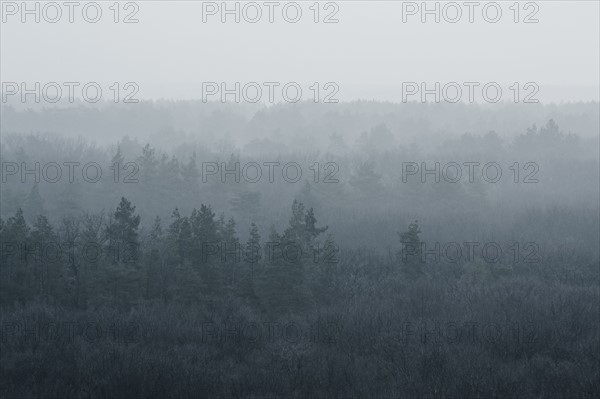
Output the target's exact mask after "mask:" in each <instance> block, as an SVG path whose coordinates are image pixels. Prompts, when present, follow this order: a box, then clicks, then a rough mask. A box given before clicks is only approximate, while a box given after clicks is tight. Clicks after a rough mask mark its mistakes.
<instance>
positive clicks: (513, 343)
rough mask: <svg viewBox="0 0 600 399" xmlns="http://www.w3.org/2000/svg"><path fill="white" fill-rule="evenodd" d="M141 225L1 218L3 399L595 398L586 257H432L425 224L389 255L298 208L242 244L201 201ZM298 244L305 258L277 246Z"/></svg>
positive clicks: (593, 289) (123, 216) (131, 215)
mask: <svg viewBox="0 0 600 399" xmlns="http://www.w3.org/2000/svg"><path fill="white" fill-rule="evenodd" d="M139 224H140V218H139V216H137V215H136V214H135V207H134V206H132V205H131V203H130V202H129V201H127V200H126V199H124V198H123V199H122V200H121V203H120V204H119V206H118V208H117V209H116V211H114V213H113V214H112V217H111V218H109V220H108V221H107V222H105V221H103V220H102V219H101V218H94V217H93V216H90V215H87V216H86V217H83V218H79V219H78V218H70V219H69V218H66V219H64V221H63V225H62V226H59V227H58V228H55V227H54V226H51V225H50V223H49V222H48V220H47V219H46V218H45V217H44V216H39V217H38V219H37V222H36V223H35V224H34V225H33V226H29V225H27V223H26V222H25V219H24V217H23V215H22V212H21V211H18V212H17V214H16V215H14V216H12V217H11V218H9V219H8V220H7V221H3V222H2V230H1V240H2V244H3V259H2V269H1V271H2V286H1V291H0V292H1V293H2V296H1V298H2V305H3V307H2V309H3V310H2V313H1V320H0V322H1V325H2V340H1V347H2V362H1V375H2V379H1V380H2V382H1V383H0V394H1V396H3V397H49V398H50V397H51V398H58V397H61V398H63V397H198V396H202V397H209V396H210V397H215V396H216V397H315V396H316V397H361V398H364V397H595V396H597V394H598V393H599V392H600V385H599V381H600V379H599V368H598V362H599V353H600V347H599V340H598V338H599V337H598V310H599V308H598V303H599V300H600V298H599V295H598V274H597V271H598V270H597V267H598V264H597V261H594V260H593V259H591V258H588V257H586V256H585V254H579V255H577V256H574V255H573V254H561V253H555V254H554V256H553V259H554V261H551V260H550V259H540V261H539V262H531V263H523V262H520V263H519V264H518V265H517V264H514V263H511V262H503V261H501V262H496V263H494V264H491V263H486V262H485V261H482V260H481V259H471V260H470V261H466V262H455V263H446V264H441V262H436V261H435V259H434V261H433V262H428V261H427V257H425V261H424V259H423V256H422V255H423V254H422V253H420V248H423V247H422V244H423V243H421V242H420V238H419V234H420V230H419V227H418V225H417V224H416V223H412V224H411V225H410V226H409V228H408V230H407V231H406V232H404V233H402V234H400V239H401V242H400V243H399V246H398V247H399V251H398V253H397V254H394V256H388V257H382V256H379V255H377V254H375V253H369V252H365V251H343V252H342V251H339V248H338V246H337V244H335V242H334V241H333V238H332V237H331V236H329V237H328V238H326V239H323V240H321V239H320V237H321V236H322V235H323V234H326V233H325V230H326V228H324V227H322V228H321V227H318V226H317V221H316V218H315V215H314V213H313V212H312V210H308V211H307V210H306V209H304V207H303V205H302V204H301V203H298V202H295V203H294V204H293V207H292V212H291V219H290V222H289V225H288V227H287V228H286V229H285V230H284V231H283V232H282V233H281V234H279V233H277V231H275V230H273V231H272V233H271V235H270V237H269V240H268V242H265V241H264V240H261V237H260V235H259V234H258V232H257V229H256V226H254V225H253V228H252V230H251V231H250V232H249V239H248V242H247V243H244V244H239V240H238V238H237V233H236V232H235V222H234V221H233V219H230V220H229V222H225V221H224V219H223V218H221V219H219V218H215V215H214V213H213V212H212V210H211V208H210V207H208V206H204V205H203V206H202V207H201V209H200V210H199V211H198V210H193V211H192V213H191V215H190V216H181V215H180V214H179V212H178V211H177V210H176V211H175V212H174V213H173V217H172V221H171V223H170V225H169V226H168V227H167V228H166V229H164V231H163V228H162V226H161V223H160V220H159V219H157V220H155V222H154V224H153V228H152V229H151V230H149V231H148V232H146V233H144V234H140V232H139V231H138V225H139ZM67 242H70V243H73V245H71V246H69V247H68V248H67V247H66V245H65V243H67ZM92 242H94V243H95V244H96V245H94V246H92V245H91V244H90V243H92ZM203 242H204V243H206V242H210V243H213V244H214V243H217V244H218V245H221V244H223V243H227V244H230V246H229V248H230V252H224V251H215V250H214V249H215V247H210V248H211V250H210V251H206V246H205V247H204V251H203V247H202V246H201V243H203ZM15 243H19V244H20V245H19V246H15ZM77 243H79V244H80V245H76V244H77ZM86 243H87V246H86V245H84V244H86ZM49 244H52V245H49ZM286 244H287V245H288V248H293V251H295V252H294V254H290V252H289V251H288V252H283V251H278V250H277V249H273V247H275V246H281V248H283V247H284V246H285V245H286ZM292 244H293V245H292ZM56 248H60V249H61V250H62V252H59V251H56V252H53V251H51V250H50V249H52V250H54V249H56ZM83 248H87V250H88V252H89V253H85V252H84V251H83ZM91 248H93V249H94V250H97V251H95V252H93V255H92V253H91V252H90V249H91ZM231 248H238V249H240V251H238V252H236V251H235V250H231ZM268 248H271V250H269V249H268ZM206 252H208V254H207V253H206ZM300 252H302V253H303V254H305V253H309V255H308V256H306V255H302V256H300ZM50 254H51V255H50ZM315 254H318V255H319V256H315ZM238 255H239V256H238ZM284 255H285V256H284Z"/></svg>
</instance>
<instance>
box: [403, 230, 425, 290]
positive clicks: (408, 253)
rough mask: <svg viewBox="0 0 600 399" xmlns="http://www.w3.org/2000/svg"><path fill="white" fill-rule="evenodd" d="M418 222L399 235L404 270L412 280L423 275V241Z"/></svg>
mask: <svg viewBox="0 0 600 399" xmlns="http://www.w3.org/2000/svg"><path fill="white" fill-rule="evenodd" d="M420 233H421V230H420V229H419V225H418V221H417V220H415V221H414V222H413V223H411V224H410V225H409V226H408V231H406V232H404V233H398V235H399V236H400V243H401V244H402V250H401V252H400V258H401V261H402V270H403V271H404V273H405V274H406V275H407V276H408V277H411V278H416V277H418V276H419V275H421V274H422V273H423V260H422V259H421V239H420V238H419V234H420Z"/></svg>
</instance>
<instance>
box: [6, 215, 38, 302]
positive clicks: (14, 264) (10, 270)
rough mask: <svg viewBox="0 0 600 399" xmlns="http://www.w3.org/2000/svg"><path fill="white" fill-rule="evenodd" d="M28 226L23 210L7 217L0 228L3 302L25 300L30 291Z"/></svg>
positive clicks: (30, 247) (30, 246)
mask: <svg viewBox="0 0 600 399" xmlns="http://www.w3.org/2000/svg"><path fill="white" fill-rule="evenodd" d="M29 231H30V229H29V226H27V222H26V221H25V217H24V216H23V210H22V209H21V208H19V209H17V212H16V213H15V216H12V217H10V218H8V220H7V221H6V223H5V225H4V228H3V230H2V242H1V243H0V245H2V254H1V255H2V259H1V260H2V267H0V273H1V275H0V298H1V303H3V304H12V303H13V302H19V301H25V299H26V298H27V296H28V294H29V292H31V291H30V282H31V279H30V277H31V275H32V273H31V256H29V255H28V252H30V251H31V249H32V244H31V242H30V236H29V235H30V234H29Z"/></svg>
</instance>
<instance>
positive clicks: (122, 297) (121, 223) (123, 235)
mask: <svg viewBox="0 0 600 399" xmlns="http://www.w3.org/2000/svg"><path fill="white" fill-rule="evenodd" d="M139 224H140V216H139V215H135V206H133V205H131V202H129V201H128V200H127V199H126V198H125V197H121V202H120V203H119V206H118V207H117V209H116V211H115V213H114V215H113V220H112V221H111V222H110V223H109V225H108V226H107V228H106V237H107V243H108V254H109V256H110V257H111V258H112V259H111V261H110V262H109V265H107V266H108V267H107V269H106V272H107V277H108V279H109V281H108V282H107V283H108V285H109V286H110V287H112V289H113V293H112V298H111V299H113V301H114V302H115V304H119V305H121V306H124V307H127V306H129V305H132V304H134V303H135V302H136V300H137V298H139V297H140V296H139V292H140V291H139V290H140V288H141V287H140V283H141V274H140V270H139V269H138V261H139V247H140V243H139V237H138V236H139V234H138V227H139Z"/></svg>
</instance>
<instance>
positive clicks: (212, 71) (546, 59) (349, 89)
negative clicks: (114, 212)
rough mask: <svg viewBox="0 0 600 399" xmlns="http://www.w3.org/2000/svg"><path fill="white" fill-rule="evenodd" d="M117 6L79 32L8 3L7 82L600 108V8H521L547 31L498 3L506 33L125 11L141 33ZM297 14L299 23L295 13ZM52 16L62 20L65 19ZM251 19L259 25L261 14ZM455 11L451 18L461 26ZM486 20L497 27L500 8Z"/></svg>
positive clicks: (395, 21) (347, 14) (176, 93)
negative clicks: (270, 84)
mask: <svg viewBox="0 0 600 399" xmlns="http://www.w3.org/2000/svg"><path fill="white" fill-rule="evenodd" d="M8 3H11V2H8ZM85 3H86V2H81V4H82V5H83V4H85ZM112 3H113V2H112V1H111V2H100V4H101V8H102V17H101V19H100V21H99V22H98V23H95V24H92V23H88V22H85V21H84V20H83V18H82V11H81V9H82V8H81V6H80V7H79V8H76V9H75V12H74V18H75V22H74V23H69V22H68V8H67V7H62V12H63V15H62V18H61V19H60V20H59V22H57V23H48V22H46V21H44V18H43V15H42V19H41V21H40V23H35V22H34V21H33V16H27V18H29V21H28V22H26V23H22V22H21V19H20V18H21V13H20V10H17V14H16V15H12V13H13V9H12V8H11V7H12V6H11V5H7V3H6V2H4V3H3V15H2V17H3V22H2V32H1V39H0V41H1V68H2V69H1V80H2V81H3V82H7V81H8V82H11V81H15V82H22V81H26V82H35V81H39V82H48V81H55V82H64V81H77V82H87V81H95V82H101V83H102V84H106V85H107V86H108V85H109V83H108V82H116V81H118V82H129V81H133V82H136V83H137V84H138V85H139V88H140V91H139V94H138V97H139V98H174V99H187V98H200V97H201V95H202V82H222V81H226V82H230V83H231V82H236V81H237V82H241V83H242V85H243V84H244V83H246V82H259V83H261V82H265V81H275V82H282V84H283V83H285V82H299V83H302V84H306V85H310V83H312V82H320V84H321V85H323V84H324V83H326V82H335V83H337V85H338V86H339V93H338V94H337V95H336V97H337V98H339V99H341V100H353V99H359V98H360V99H378V100H394V101H399V100H401V90H402V82H422V81H426V82H441V83H442V84H444V83H446V82H457V83H462V82H481V83H482V84H483V83H486V82H499V83H500V84H502V85H510V84H512V83H513V82H519V83H521V84H524V83H527V82H535V83H537V84H538V85H539V94H538V95H537V97H538V98H540V99H541V100H542V101H568V100H591V99H595V100H598V86H599V84H600V82H599V70H600V64H599V48H600V33H599V13H600V12H599V2H598V1H568V2H567V1H542V2H539V1H538V2H535V3H533V5H528V6H527V8H525V3H526V2H522V3H521V7H520V13H519V19H520V20H523V19H524V18H525V17H526V16H528V15H530V14H531V18H535V19H538V20H539V22H538V23H528V24H527V23H523V22H519V23H515V22H514V21H513V18H514V17H515V15H514V11H513V10H511V9H510V8H509V7H510V6H511V5H512V4H513V2H512V1H510V2H499V4H500V5H501V10H502V16H501V18H500V21H499V22H497V23H489V22H486V21H485V20H484V18H483V11H482V8H483V7H482V6H483V5H484V4H486V3H488V2H481V5H480V6H478V7H476V8H475V10H474V13H473V17H474V19H475V22H473V23H469V22H468V18H469V15H468V12H469V9H468V8H467V7H466V6H462V7H461V11H462V13H463V15H462V18H461V19H460V21H459V22H457V23H449V22H446V21H445V20H444V18H443V16H444V14H443V13H441V14H440V15H441V21H440V23H435V22H434V21H433V18H434V17H433V16H428V22H426V23H422V22H421V20H420V18H421V14H420V13H419V12H418V11H417V13H416V15H406V18H407V22H406V23H404V22H403V21H402V19H403V6H404V7H409V8H406V10H407V11H411V10H410V6H408V5H407V4H404V5H403V4H402V3H403V2H399V1H398V2H392V1H368V2H367V1H344V2H335V3H336V6H335V5H329V6H327V9H325V6H324V4H325V2H323V3H321V7H320V13H319V19H323V18H324V17H325V16H326V15H328V14H330V13H332V12H334V15H333V17H334V18H337V19H338V20H339V22H338V23H330V24H325V23H322V22H320V23H314V21H313V18H314V12H313V10H311V9H309V7H311V5H312V3H313V2H312V1H311V2H299V3H300V5H301V9H302V17H301V18H300V21H299V22H298V23H295V24H292V23H288V22H286V21H285V20H284V19H283V15H282V8H283V7H282V6H283V5H284V4H285V3H286V2H281V4H280V5H279V6H278V7H276V8H275V10H274V14H273V15H274V19H275V22H274V23H269V22H268V10H269V9H268V7H266V6H264V5H263V2H262V1H259V2H257V3H258V4H259V5H261V10H262V12H263V15H262V18H261V19H260V21H259V22H257V23H254V24H253V23H249V22H246V21H245V20H244V18H243V14H241V21H240V23H235V22H234V21H233V16H229V17H228V18H229V21H228V22H226V23H222V22H221V20H220V18H221V14H220V12H219V11H217V13H216V15H206V18H207V22H206V23H204V22H203V6H204V7H205V9H206V10H207V11H211V8H210V7H211V6H210V5H208V4H204V5H203V3H207V2H191V1H186V2H182V1H180V2H173V1H169V2H166V1H165V2H163V1H152V2H148V1H147V2H137V3H136V4H137V6H138V8H139V10H137V11H136V10H135V9H134V8H133V6H131V7H130V8H128V9H121V11H120V14H119V18H120V19H122V18H124V17H125V16H126V15H127V14H129V13H130V12H133V11H136V12H135V15H134V17H135V18H137V19H138V20H139V22H138V23H133V24H125V23H114V22H113V17H114V13H113V11H112V10H110V9H109V7H110V5H111V4H112ZM404 3H406V2H404ZM12 4H13V5H16V6H18V7H21V2H20V1H19V2H16V3H12ZM58 4H62V2H61V1H59V2H58ZM214 4H216V5H217V6H218V7H220V5H221V2H218V3H214ZM229 4H230V7H232V8H233V7H234V4H233V2H229ZM415 4H416V5H417V6H420V4H421V2H418V3H415ZM458 4H459V5H462V4H463V2H458ZM429 5H430V7H432V8H433V7H434V6H435V5H434V2H429ZM442 5H443V3H442ZM241 6H243V3H241ZM7 7H8V8H7ZM30 7H32V8H33V7H34V5H33V3H30ZM207 7H208V8H207ZM290 7H291V6H290ZM240 8H241V7H240ZM336 8H337V9H336ZM287 10H288V16H289V17H291V18H293V17H294V15H295V10H294V8H293V7H292V8H288V9H287ZM47 11H48V13H49V14H48V16H49V18H53V17H54V15H55V11H54V10H51V9H47ZM88 11H89V15H91V16H92V17H93V16H94V11H93V9H88ZM246 11H248V14H247V16H248V17H249V18H253V17H254V15H255V9H252V8H247V9H246ZM446 11H447V14H446V16H447V17H448V18H454V16H455V15H456V10H455V9H451V8H447V9H446ZM532 13H533V14H532ZM487 16H488V17H490V18H494V16H495V10H494V9H493V7H492V8H489V9H488V15H487ZM325 94H326V93H325ZM503 99H504V97H503Z"/></svg>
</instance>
